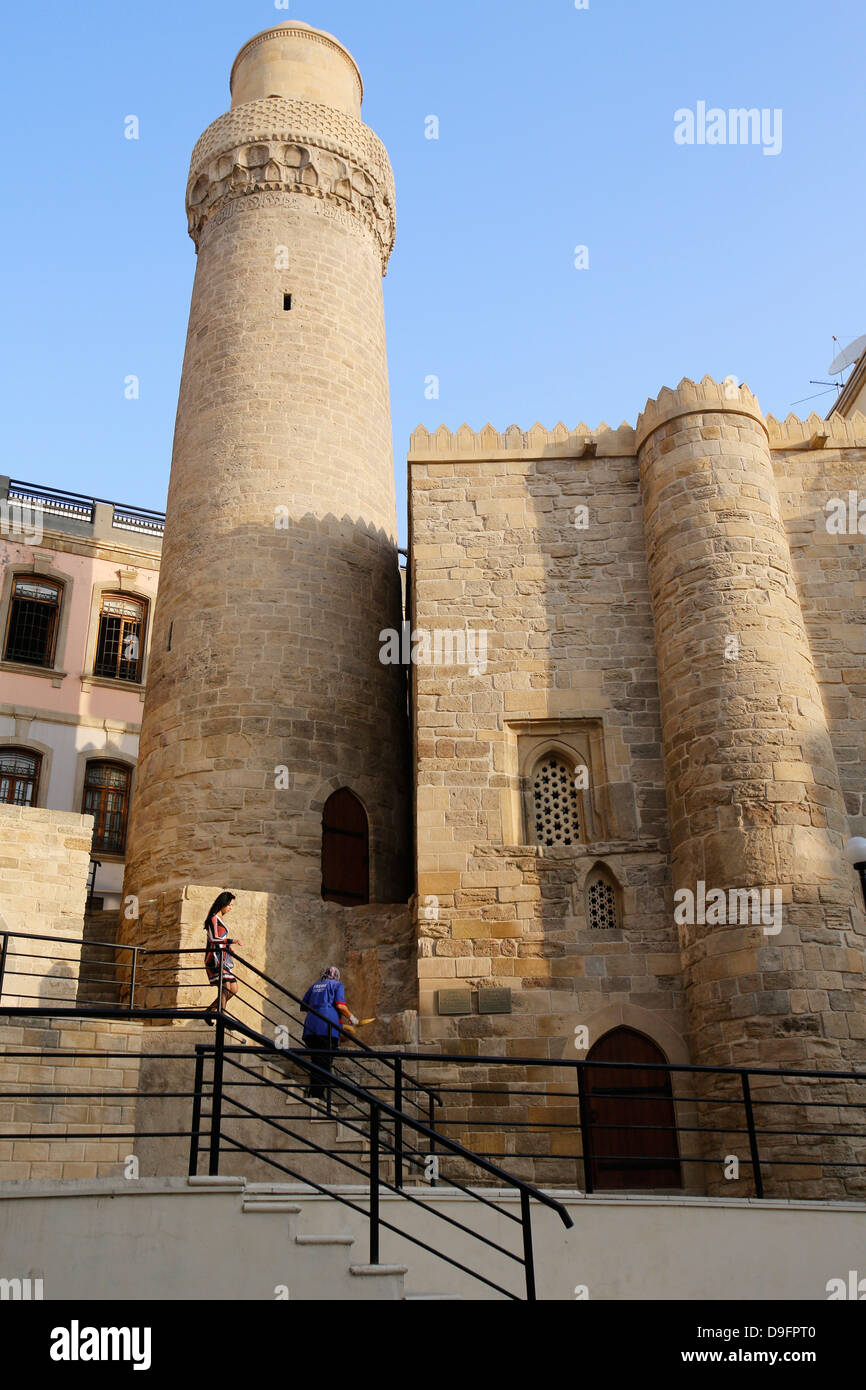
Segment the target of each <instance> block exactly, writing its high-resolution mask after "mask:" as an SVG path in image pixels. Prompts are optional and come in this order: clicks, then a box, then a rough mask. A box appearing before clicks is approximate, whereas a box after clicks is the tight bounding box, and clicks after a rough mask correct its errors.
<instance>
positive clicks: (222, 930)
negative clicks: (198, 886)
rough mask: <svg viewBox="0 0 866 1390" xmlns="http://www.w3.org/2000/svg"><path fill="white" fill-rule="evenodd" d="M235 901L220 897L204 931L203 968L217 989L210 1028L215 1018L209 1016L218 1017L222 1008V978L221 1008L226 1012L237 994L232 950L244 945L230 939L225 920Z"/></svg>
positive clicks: (228, 895) (225, 895)
mask: <svg viewBox="0 0 866 1390" xmlns="http://www.w3.org/2000/svg"><path fill="white" fill-rule="evenodd" d="M234 900H235V895H234V893H220V894H218V896H217V897H216V898H214V900H213V902H212V903H211V907H210V911H209V912H208V915H207V917H205V919H204V929H205V931H206V932H207V948H206V950H205V953H204V968H205V970H206V971H207V977H208V979H209V980H210V982H211V984H212V985H216V986H217V997H216V999H215V1000H214V1001H213V1003H212V1004H211V1006H210V1008H209V1009H208V1011H207V1013H206V1014H205V1019H206V1021H207V1022H208V1023H209V1024H211V1026H213V1018H211V1017H210V1015H211V1014H214V1013H216V1011H217V1009H218V1008H219V1007H220V994H219V983H220V978H222V1007H223V1008H224V1009H225V1008H226V1007H227V1006H228V1002H229V1000H230V999H231V998H233V997H234V995H236V994H237V992H238V982H237V979H236V978H235V963H234V960H233V959H232V955H231V952H230V951H229V946H234V945H237V946H241V945H242V944H243V943H242V942H241V940H240V937H231V936H229V929H228V927H227V926H226V924H225V922H224V920H223V918H224V917H225V915H226V913H227V912H231V910H232V903H233V902H234Z"/></svg>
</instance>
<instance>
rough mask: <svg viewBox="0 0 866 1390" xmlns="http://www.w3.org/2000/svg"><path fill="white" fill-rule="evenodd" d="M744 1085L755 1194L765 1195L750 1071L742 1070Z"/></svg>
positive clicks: (758, 1195) (744, 1101)
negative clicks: (750, 1084)
mask: <svg viewBox="0 0 866 1390" xmlns="http://www.w3.org/2000/svg"><path fill="white" fill-rule="evenodd" d="M740 1080H741V1082H742V1086H743V1105H744V1107H745V1111H746V1125H747V1127H748V1130H749V1150H750V1152H751V1155H752V1174H753V1176H754V1179H755V1196H756V1197H763V1195H764V1179H763V1177H762V1176H761V1155H760V1154H759V1152H758V1132H757V1130H756V1129H755V1112H754V1110H753V1108H752V1091H751V1087H750V1086H749V1073H748V1072H747V1071H741V1072H740Z"/></svg>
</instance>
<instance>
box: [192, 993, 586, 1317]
mask: <svg viewBox="0 0 866 1390" xmlns="http://www.w3.org/2000/svg"><path fill="white" fill-rule="evenodd" d="M216 1024H217V1035H216V1039H215V1042H214V1044H213V1056H214V1076H213V1082H212V1089H211V1131H210V1163H209V1171H210V1174H211V1176H218V1174H219V1153H220V1146H221V1138H222V1137H223V1136H222V1124H223V1102H224V1100H225V1099H226V1097H225V1095H224V1064H225V1062H226V1060H228V1061H229V1063H230V1064H231V1063H232V1060H233V1059H232V1058H231V1056H230V1055H227V1052H226V1047H225V1031H226V1030H227V1029H228V1030H229V1031H231V1032H239V1033H241V1034H243V1035H244V1036H246V1037H247V1038H249V1039H250V1040H251V1041H253V1042H255V1043H256V1044H257V1046H258V1048H259V1049H260V1050H262V1051H264V1052H266V1053H270V1054H272V1055H276V1056H278V1057H281V1058H286V1057H288V1058H290V1059H291V1060H292V1061H293V1062H294V1063H295V1064H296V1065H299V1066H300V1067H301V1068H302V1069H304V1070H306V1071H307V1072H308V1073H309V1074H310V1075H311V1076H316V1077H318V1079H319V1080H321V1081H323V1082H324V1083H325V1084H327V1085H329V1086H331V1087H335V1088H336V1089H337V1090H339V1091H340V1092H341V1093H342V1094H344V1095H349V1096H351V1097H352V1098H353V1099H355V1100H356V1101H361V1102H363V1103H364V1104H366V1105H367V1106H369V1109H370V1125H371V1144H370V1171H369V1177H370V1210H369V1212H368V1213H367V1215H368V1218H369V1220H370V1263H371V1264H377V1263H378V1249H379V1227H380V1226H381V1225H382V1224H383V1223H382V1219H381V1217H380V1215H379V1210H378V1193H379V1188H380V1187H381V1186H385V1187H387V1188H389V1189H390V1190H391V1191H393V1192H394V1193H396V1194H398V1195H399V1196H401V1197H402V1198H404V1199H405V1200H407V1201H412V1202H415V1203H416V1204H420V1205H422V1206H424V1207H425V1210H427V1211H433V1212H435V1214H436V1216H438V1217H439V1218H440V1219H442V1220H444V1221H446V1222H448V1223H449V1224H451V1225H456V1226H459V1227H460V1229H461V1230H463V1231H465V1232H467V1233H469V1234H471V1235H474V1236H476V1238H477V1239H479V1240H482V1241H483V1242H484V1243H485V1244H487V1245H490V1246H492V1247H493V1248H494V1249H496V1250H498V1251H500V1252H501V1253H505V1254H507V1255H509V1257H510V1258H512V1259H516V1260H517V1261H518V1263H520V1264H522V1265H523V1268H524V1277H525V1280H526V1298H527V1300H528V1301H530V1302H531V1301H534V1300H535V1272H534V1262H533V1253H532V1233H531V1215H530V1205H529V1203H530V1200H533V1199H534V1200H535V1201H537V1202H539V1203H541V1204H542V1205H543V1206H546V1207H549V1208H550V1209H551V1210H553V1211H555V1212H556V1213H557V1215H558V1216H559V1218H560V1220H561V1221H562V1223H563V1225H564V1226H565V1228H566V1229H567V1230H568V1229H570V1228H571V1227H572V1226H573V1225H574V1222H573V1221H572V1219H571V1216H570V1215H569V1213H568V1211H567V1209H566V1208H565V1207H564V1206H563V1205H562V1203H561V1202H558V1201H556V1199H555V1198H554V1197H551V1196H549V1195H548V1194H547V1193H546V1192H543V1191H542V1190H541V1189H540V1188H537V1187H535V1186H533V1184H532V1183H528V1182H526V1181H525V1180H524V1179H522V1178H517V1177H515V1176H514V1175H513V1174H512V1173H509V1172H508V1171H507V1170H506V1169H504V1168H500V1167H499V1165H498V1164H495V1163H491V1162H490V1160H489V1159H486V1158H483V1157H482V1156H481V1155H480V1154H476V1153H473V1151H472V1150H471V1149H467V1148H466V1147H465V1146H464V1145H463V1144H460V1143H458V1141H457V1140H454V1139H449V1138H448V1137H447V1136H445V1135H442V1134H441V1133H438V1132H437V1131H436V1130H435V1129H433V1128H431V1127H430V1126H428V1125H426V1124H424V1123H423V1122H422V1121H420V1120H417V1119H415V1117H414V1116H412V1115H409V1114H407V1113H406V1112H405V1111H400V1110H397V1109H396V1108H395V1107H394V1106H392V1105H390V1104H389V1103H388V1102H387V1101H384V1100H381V1099H380V1098H379V1097H377V1096H374V1095H372V1094H371V1093H370V1092H369V1091H366V1090H364V1089H363V1088H361V1087H359V1086H355V1085H354V1084H353V1083H352V1082H351V1081H348V1080H347V1079H346V1078H345V1077H340V1076H335V1075H334V1074H333V1073H332V1072H330V1071H329V1070H327V1069H326V1068H324V1067H321V1066H319V1065H318V1064H317V1063H315V1062H313V1061H312V1059H311V1058H309V1057H308V1056H306V1055H305V1054H304V1053H303V1052H300V1053H298V1052H295V1051H293V1050H289V1049H282V1048H278V1047H277V1046H276V1044H275V1043H273V1042H272V1041H271V1040H270V1039H269V1038H267V1037H266V1036H265V1035H264V1034H262V1033H258V1032H257V1031H256V1030H255V1029H253V1028H250V1027H249V1025H248V1024H245V1023H243V1022H241V1020H239V1019H236V1018H233V1017H232V1016H231V1015H227V1014H225V1013H224V1011H223V1010H222V1009H220V1010H219V1011H218V1012H217V1014H216ZM204 1050H207V1051H210V1048H209V1047H205V1049H204ZM235 1065H240V1066H241V1069H242V1070H246V1071H248V1070H249V1069H248V1068H244V1067H243V1066H242V1064H237V1063H235ZM197 1077H198V1072H197ZM261 1081H262V1082H263V1083H264V1084H265V1085H267V1086H271V1087H273V1088H274V1089H276V1090H280V1091H284V1090H285V1087H284V1086H281V1085H280V1083H278V1082H273V1081H270V1080H269V1079H268V1078H266V1077H263V1078H261ZM196 1090H199V1086H198V1085H197V1087H196ZM229 1103H230V1104H232V1105H234V1106H235V1107H236V1108H239V1109H241V1110H246V1111H247V1112H248V1115H249V1117H250V1118H255V1119H258V1120H260V1121H264V1122H265V1123H266V1124H269V1125H272V1126H274V1127H275V1128H277V1129H278V1130H281V1131H282V1132H283V1133H285V1134H289V1135H291V1131H289V1130H288V1129H287V1128H286V1127H285V1126H284V1125H281V1124H279V1123H278V1122H277V1121H276V1120H274V1119H273V1118H272V1117H270V1116H267V1115H262V1114H261V1112H260V1111H256V1110H254V1109H252V1107H249V1106H245V1105H244V1104H243V1102H242V1101H238V1100H236V1099H235V1098H231V1099H230V1101H229ZM385 1117H387V1118H389V1119H391V1120H392V1121H393V1122H394V1123H395V1124H396V1123H398V1122H399V1123H400V1125H401V1126H407V1125H408V1127H409V1128H410V1129H412V1130H413V1131H414V1132H415V1133H417V1134H419V1135H421V1136H423V1137H424V1138H426V1139H428V1140H429V1141H431V1143H433V1144H438V1146H439V1149H440V1151H441V1150H443V1149H444V1150H445V1151H446V1152H448V1153H449V1154H451V1155H453V1156H455V1157H457V1158H460V1159H462V1160H463V1161H464V1162H469V1163H471V1164H473V1165H474V1166H475V1167H477V1168H480V1169H481V1171H482V1172H485V1173H487V1174H489V1175H491V1176H492V1177H494V1178H495V1179H496V1180H497V1181H498V1182H499V1184H500V1185H501V1186H506V1187H513V1188H514V1189H516V1190H517V1192H518V1193H519V1194H520V1204H521V1215H520V1225H521V1229H522V1235H523V1246H524V1254H523V1258H522V1259H521V1258H520V1257H518V1256H515V1255H513V1253H512V1252H509V1251H506V1250H505V1249H504V1247H502V1246H499V1245H498V1244H497V1243H496V1242H493V1241H490V1240H488V1239H487V1237H486V1236H483V1235H480V1233H478V1232H474V1231H472V1230H471V1228H469V1227H466V1226H464V1225H463V1224H462V1223H461V1222H456V1221H455V1220H454V1219H453V1218H451V1217H448V1216H447V1215H446V1214H445V1213H444V1212H441V1211H439V1210H437V1209H436V1208H431V1207H427V1206H426V1204H425V1203H423V1202H419V1199H418V1198H417V1197H414V1196H412V1195H411V1194H409V1193H408V1192H406V1191H405V1189H403V1188H402V1187H397V1186H395V1185H394V1184H392V1183H389V1182H387V1181H386V1180H385V1179H384V1178H383V1177H382V1176H381V1173H380V1171H379V1157H380V1154H379V1142H378V1135H379V1127H380V1124H381V1120H382V1119H383V1118H385ZM200 1122H201V1113H200V1110H199V1114H198V1117H197V1121H196V1122H194V1124H193V1130H194V1131H196V1130H197V1129H198V1128H199V1127H200ZM225 1137H226V1138H227V1139H228V1141H229V1142H235V1141H233V1140H232V1139H231V1138H230V1137H229V1136H225ZM291 1137H294V1138H297V1137H298V1136H291ZM301 1142H302V1143H304V1144H305V1145H307V1146H308V1147H310V1148H311V1149H313V1150H317V1151H319V1152H323V1153H324V1152H329V1151H327V1150H325V1149H323V1148H322V1146H320V1145H317V1144H315V1143H314V1141H313V1140H307V1139H302V1140H301ZM247 1151H248V1152H250V1153H253V1154H256V1155H257V1156H258V1157H259V1159H260V1160H261V1161H262V1162H264V1163H268V1164H270V1165H271V1166H273V1167H277V1168H280V1167H283V1168H285V1165H281V1164H279V1163H276V1162H275V1161H274V1160H273V1159H272V1158H271V1157H270V1156H269V1155H268V1154H267V1153H266V1152H264V1151H263V1150H260V1149H252V1148H248V1149H247ZM329 1156H330V1157H331V1158H333V1159H334V1160H335V1161H336V1162H338V1163H340V1164H341V1165H342V1166H343V1167H346V1168H349V1169H351V1170H353V1171H355V1172H363V1170H361V1169H359V1168H358V1167H357V1165H355V1164H353V1163H350V1162H349V1161H348V1159H347V1158H346V1157H344V1156H343V1155H341V1154H338V1153H336V1154H335V1153H330V1155H329ZM195 1157H196V1159H197V1149H196V1154H195ZM286 1171H288V1170H286ZM301 1180H302V1181H307V1179H305V1178H303V1179H301ZM446 1181H450V1180H448V1179H446ZM314 1185H315V1184H314ZM453 1185H454V1186H457V1187H459V1188H460V1190H461V1191H463V1192H465V1193H467V1194H468V1195H469V1196H471V1197H473V1198H475V1197H476V1196H478V1195H480V1194H476V1193H474V1192H472V1189H471V1188H467V1187H463V1186H462V1185H461V1184H453ZM329 1195H334V1194H332V1193H329ZM481 1200H485V1204H486V1205H490V1202H489V1200H487V1199H481ZM514 1219H517V1218H514ZM385 1224H387V1223H385ZM391 1229H394V1228H393V1227H392V1228H391ZM399 1233H400V1234H401V1235H403V1236H404V1237H405V1238H407V1239H409V1240H412V1239H413V1237H412V1236H410V1235H409V1234H408V1233H407V1232H403V1231H400V1232H399ZM450 1262H451V1263H455V1262H454V1261H450ZM459 1267H460V1268H463V1269H465V1272H467V1273H469V1274H472V1275H474V1277H477V1278H481V1279H482V1280H483V1282H485V1283H490V1281H489V1280H486V1279H484V1276H481V1275H478V1274H477V1272H476V1271H473V1270H471V1269H469V1268H467V1267H465V1266H459ZM494 1287H497V1288H499V1287H500V1286H498V1285H497V1286H494ZM500 1291H501V1292H504V1293H507V1290H504V1289H500ZM508 1296H509V1297H514V1295H512V1294H508Z"/></svg>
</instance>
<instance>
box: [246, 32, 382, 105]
mask: <svg viewBox="0 0 866 1390" xmlns="http://www.w3.org/2000/svg"><path fill="white" fill-rule="evenodd" d="M289 35H290V36H293V37H294V38H299V39H308V40H309V42H310V43H320V44H323V45H324V47H325V48H332V49H333V50H334V52H335V53H339V54H340V56H341V57H342V58H347V59H348V60H349V63H350V64H351V66H352V69H353V71H354V74H355V80H356V82H357V84H358V92H359V94H360V98H361V100H362V101H363V100H364V82H363V79H362V77H361V70H360V68H359V67H358V64H357V63H356V62H355V59H354V58H353V57H352V55H351V53H350V52H349V50H348V48H345V47H344V46H343V44H341V43H340V41H339V39H335V38H334V35H333V34H328V33H326V32H325V30H324V29H313V28H311V27H310V26H309V25H308V24H302V23H300V22H299V21H297V20H296V21H295V22H294V23H288V24H277V25H274V26H273V27H272V28H270V29H263V30H262V32H261V33H260V34H254V35H253V37H252V38H251V39H250V40H249V41H248V42H247V43H245V44H244V46H243V48H242V49H241V51H240V53H239V54H238V56H237V57H236V58H235V60H234V62H233V63H232V70H231V74H230V76H229V91H230V92H231V91H233V90H234V85H235V72H236V71H237V66H238V63H239V62H240V61H241V59H242V58H243V57H245V55H246V54H247V53H249V52H251V51H252V49H254V48H258V47H259V45H260V44H263V43H267V41H268V39H273V38H282V37H284V36H289Z"/></svg>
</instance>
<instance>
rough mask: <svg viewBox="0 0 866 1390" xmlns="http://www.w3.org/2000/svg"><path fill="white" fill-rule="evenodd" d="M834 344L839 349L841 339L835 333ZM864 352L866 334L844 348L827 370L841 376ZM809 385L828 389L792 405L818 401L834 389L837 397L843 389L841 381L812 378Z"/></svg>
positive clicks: (830, 373)
mask: <svg viewBox="0 0 866 1390" xmlns="http://www.w3.org/2000/svg"><path fill="white" fill-rule="evenodd" d="M833 342H834V343H835V344H836V346H837V347H838V346H839V339H838V338H837V337H836V334H835V333H834V334H833ZM864 351H866V333H864V334H863V335H862V337H860V338H855V339H854V341H853V343H849V344H848V346H847V347H846V348H843V349H842V351H841V352H839V353H837V355H836V356H835V357H834V358H833V361H832V362H831V363H830V365H829V367H828V368H827V372H828V375H830V376H839V375H841V373H842V372H844V371H845V370H846V369H847V368H848V367H851V366H853V364H854V363H855V362H856V361H857V360H858V359H859V358H860V357H861V356H862V355H863V352H864ZM809 385H810V386H823V387H825V388H826V389H825V390H824V391H818V392H817V393H816V394H815V395H814V396H803V397H801V399H800V400H799V401H792V402H791V404H792V405H802V404H803V402H804V401H816V400H818V398H819V397H820V396H826V395H827V392H828V391H832V390H833V388H834V387H835V389H836V393H837V395H841V393H842V387H843V383H842V382H841V381H814V380H812V379H811V378H810V380H809Z"/></svg>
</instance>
